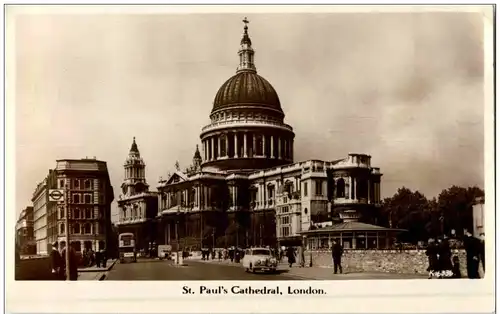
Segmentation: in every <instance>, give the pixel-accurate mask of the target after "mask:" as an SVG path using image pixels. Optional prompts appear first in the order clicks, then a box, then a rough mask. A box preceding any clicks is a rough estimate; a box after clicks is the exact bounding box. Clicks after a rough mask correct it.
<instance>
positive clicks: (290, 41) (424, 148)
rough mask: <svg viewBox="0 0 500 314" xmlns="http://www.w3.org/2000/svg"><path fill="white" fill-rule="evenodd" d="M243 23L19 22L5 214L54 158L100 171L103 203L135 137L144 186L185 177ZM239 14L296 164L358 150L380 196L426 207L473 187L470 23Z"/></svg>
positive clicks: (233, 63) (475, 113) (475, 25)
mask: <svg viewBox="0 0 500 314" xmlns="http://www.w3.org/2000/svg"><path fill="white" fill-rule="evenodd" d="M244 16H245V15H244V14H182V15H179V14H154V15H152V14H121V15H118V14H115V15H106V14H85V15H83V14H82V15H68V14H58V15H41V14H39V15H18V16H17V17H16V20H15V24H14V26H15V31H14V34H15V114H16V119H15V123H16V127H15V146H16V167H15V170H16V185H15V187H16V210H17V212H18V213H19V212H20V211H21V210H22V209H23V208H24V207H25V206H28V205H31V196H32V193H33V191H34V189H35V187H36V185H37V183H38V182H40V181H42V179H43V178H44V176H46V175H47V173H48V169H49V168H54V167H55V166H56V159H64V158H84V157H86V156H88V157H94V156H95V157H97V159H99V160H104V161H106V162H107V165H108V168H109V174H110V177H111V182H112V185H113V187H114V191H115V199H116V198H118V195H119V193H120V190H119V187H120V185H121V182H122V180H123V163H124V161H125V159H126V157H127V155H128V151H129V149H130V146H131V143H132V138H133V137H134V136H135V137H136V140H137V144H138V146H139V150H140V152H141V155H142V157H143V158H144V161H145V162H146V165H147V166H146V176H147V180H148V183H149V184H150V186H151V187H152V189H153V190H156V185H157V182H158V179H159V177H160V176H163V177H165V176H166V175H167V173H168V172H171V171H173V170H174V169H175V167H174V165H175V162H176V161H177V160H178V161H179V163H180V165H181V167H182V168H184V167H187V166H189V165H190V163H191V160H192V157H193V153H194V150H195V146H196V145H197V144H200V139H199V134H200V132H201V128H202V127H203V126H204V125H207V124H208V123H209V114H210V111H211V109H212V105H213V99H214V97H215V95H216V93H217V90H218V89H219V87H220V86H221V85H222V84H223V83H224V82H225V81H226V80H227V79H228V78H229V77H231V76H232V75H234V74H235V71H236V67H237V65H238V55H237V51H238V48H239V42H240V39H241V35H242V33H243V23H242V22H241V21H242V18H243V17H244ZM246 16H247V17H248V19H249V20H250V24H249V35H250V37H251V39H252V43H253V47H254V49H255V64H256V67H257V71H258V74H259V75H261V76H263V77H264V78H266V79H267V80H268V81H269V82H270V83H271V84H272V85H273V86H274V88H275V89H276V91H277V93H278V95H279V97H280V100H281V105H282V108H283V110H284V112H285V115H286V117H285V122H286V123H287V124H290V125H291V126H292V127H293V128H294V132H295V134H296V138H295V159H296V161H300V160H307V159H321V160H334V159H338V158H343V157H346V156H347V154H348V153H350V152H353V153H366V154H370V155H371V156H372V165H373V166H378V167H380V168H381V171H382V172H383V174H384V175H383V177H382V197H388V196H392V195H393V194H394V193H395V192H396V191H397V189H398V188H399V187H402V186H406V187H408V188H410V189H412V190H419V191H420V192H422V193H424V194H425V195H426V196H427V197H433V196H437V195H438V194H439V193H440V191H441V190H443V189H445V188H448V187H450V186H451V185H462V186H472V185H477V186H480V187H484V183H483V181H484V169H483V167H484V163H483V159H484V144H483V142H484V118H483V110H484V104H483V103H484V95H483V81H484V78H483V72H484V64H483V59H484V58H483V24H482V23H483V22H482V16H481V15H480V14H477V13H325V14H306V13H301V14H262V13H259V14H257V13H256V14H247V15H246ZM115 211H116V202H114V203H113V213H115ZM114 219H115V218H114Z"/></svg>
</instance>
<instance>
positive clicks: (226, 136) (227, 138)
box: [225, 133, 229, 158]
mask: <svg viewBox="0 0 500 314" xmlns="http://www.w3.org/2000/svg"><path fill="white" fill-rule="evenodd" d="M228 135H229V134H228V133H225V144H226V157H228V158H229V136H228Z"/></svg>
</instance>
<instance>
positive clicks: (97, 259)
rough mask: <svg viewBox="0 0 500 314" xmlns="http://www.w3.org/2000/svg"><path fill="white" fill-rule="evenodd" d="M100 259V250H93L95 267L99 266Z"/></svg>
mask: <svg viewBox="0 0 500 314" xmlns="http://www.w3.org/2000/svg"><path fill="white" fill-rule="evenodd" d="M101 260H102V253H101V250H99V251H97V252H95V263H96V267H97V268H99V267H101Z"/></svg>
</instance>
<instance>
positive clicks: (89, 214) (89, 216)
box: [85, 208, 92, 219]
mask: <svg viewBox="0 0 500 314" xmlns="http://www.w3.org/2000/svg"><path fill="white" fill-rule="evenodd" d="M85 218H87V219H92V210H91V209H90V208H85Z"/></svg>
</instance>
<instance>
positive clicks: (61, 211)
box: [59, 208, 64, 219]
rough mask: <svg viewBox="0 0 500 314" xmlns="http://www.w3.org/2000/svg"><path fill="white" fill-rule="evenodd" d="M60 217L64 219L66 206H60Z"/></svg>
mask: <svg viewBox="0 0 500 314" xmlns="http://www.w3.org/2000/svg"><path fill="white" fill-rule="evenodd" d="M59 219H64V208H59Z"/></svg>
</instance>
